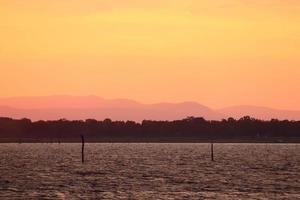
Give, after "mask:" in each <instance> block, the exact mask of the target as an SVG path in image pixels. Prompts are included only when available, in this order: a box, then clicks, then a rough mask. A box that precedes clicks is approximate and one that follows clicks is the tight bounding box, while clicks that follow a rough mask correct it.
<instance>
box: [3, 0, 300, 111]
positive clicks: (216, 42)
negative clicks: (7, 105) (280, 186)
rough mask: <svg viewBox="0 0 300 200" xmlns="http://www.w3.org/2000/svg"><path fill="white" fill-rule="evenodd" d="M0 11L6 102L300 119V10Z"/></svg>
mask: <svg viewBox="0 0 300 200" xmlns="http://www.w3.org/2000/svg"><path fill="white" fill-rule="evenodd" d="M0 4H1V6H0V18H1V37H0V43H1V47H0V69H1V75H2V76H1V79H0V85H1V87H2V89H1V90H0V96H44V95H51V94H72V95H79V96H82V95H86V94H95V95H98V96H104V97H109V98H111V99H115V98H119V97H125V98H128V99H135V100H137V101H139V102H145V103H152V102H182V101H186V100H189V101H190V100H191V101H196V102H200V103H201V104H204V105H208V106H210V107H213V108H222V107H227V106H232V105H259V106H267V107H272V108H278V109H288V110H300V104H299V102H300V94H299V92H297V91H299V90H300V79H299V77H300V68H299V65H300V50H299V49H300V38H299V37H298V36H299V34H300V29H299V20H300V14H299V13H300V12H299V9H300V3H299V1H295V0H288V1H279V0H262V1H245V0H229V1H228V0H218V1H209V0H201V1H194V0H185V1H182V0H176V1H172V0H153V1H151V2H149V1H146V0H141V1H135V0H124V1H123V0H122V1H120V0H112V1H109V2H103V1H95V0H87V1H85V2H84V3H83V2H81V1H71V0H64V1H57V0H54V1H53V0H51V1H50V0H42V1H40V0H28V1H26V3H24V2H21V1H10V0H3V1H1V3H0Z"/></svg>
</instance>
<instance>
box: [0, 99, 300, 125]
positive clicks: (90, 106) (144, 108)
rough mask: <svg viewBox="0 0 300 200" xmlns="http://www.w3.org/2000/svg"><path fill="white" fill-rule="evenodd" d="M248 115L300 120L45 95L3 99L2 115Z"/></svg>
mask: <svg viewBox="0 0 300 200" xmlns="http://www.w3.org/2000/svg"><path fill="white" fill-rule="evenodd" d="M245 115H249V116H251V117H254V118H257V119H265V120H269V119H272V118H277V119H289V120H300V111H286V110H276V109H271V108H266V107H257V106H234V107H228V108H223V109H219V110H214V109H211V108H209V107H207V106H204V105H201V104H199V103H196V102H182V103H157V104H142V103H139V102H136V101H133V100H128V99H112V100H110V99H104V98H101V97H98V96H67V95H61V96H44V97H13V98H0V116H3V117H11V118H17V119H18V118H29V119H32V120H34V121H36V120H57V119H61V118H65V119H69V120H85V119H89V118H92V119H96V120H103V119H106V118H110V119H112V120H132V121H142V120H144V119H148V120H178V119H183V118H185V117H187V116H199V117H204V118H205V119H207V120H221V119H223V118H228V117H234V118H236V119H239V118H241V117H243V116H245Z"/></svg>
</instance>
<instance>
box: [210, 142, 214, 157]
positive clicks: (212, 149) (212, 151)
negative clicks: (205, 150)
mask: <svg viewBox="0 0 300 200" xmlns="http://www.w3.org/2000/svg"><path fill="white" fill-rule="evenodd" d="M210 152H211V161H215V160H214V143H211V144H210Z"/></svg>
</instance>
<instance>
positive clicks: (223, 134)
mask: <svg viewBox="0 0 300 200" xmlns="http://www.w3.org/2000/svg"><path fill="white" fill-rule="evenodd" d="M81 134H84V136H85V138H86V141H87V142H211V141H214V142H299V141H300V121H288V120H284V121H279V120H276V119H273V120H270V121H263V120H258V119H253V118H250V117H248V116H247V117H243V118H241V119H239V120H235V119H233V118H229V119H224V120H222V121H207V120H205V119H203V118H195V117H188V118H186V119H183V120H175V121H151V120H144V121H142V122H141V123H137V122H133V121H126V122H124V121H112V120H110V119H105V120H104V121H96V120H94V119H87V120H85V121H68V120H65V119H61V120H57V121H36V122H32V121H31V120H29V119H21V120H15V119H10V118H0V142H80V140H81V138H80V135H81Z"/></svg>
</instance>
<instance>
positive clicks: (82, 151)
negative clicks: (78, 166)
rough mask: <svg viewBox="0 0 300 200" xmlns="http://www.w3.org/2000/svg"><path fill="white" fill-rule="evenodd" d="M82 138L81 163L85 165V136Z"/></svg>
mask: <svg viewBox="0 0 300 200" xmlns="http://www.w3.org/2000/svg"><path fill="white" fill-rule="evenodd" d="M80 136H81V162H82V163H84V136H83V135H80Z"/></svg>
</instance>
